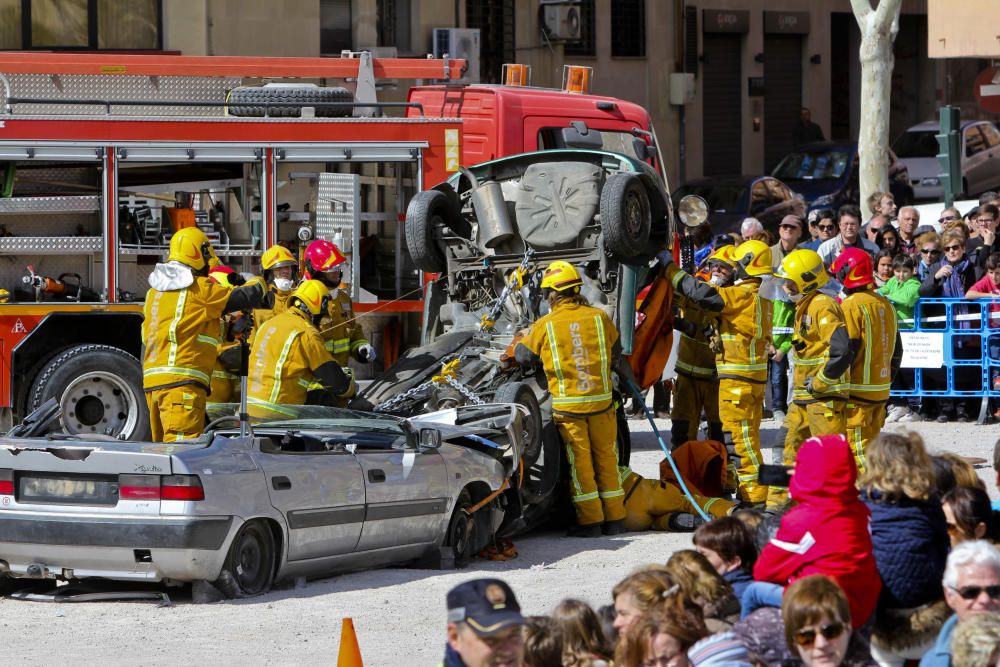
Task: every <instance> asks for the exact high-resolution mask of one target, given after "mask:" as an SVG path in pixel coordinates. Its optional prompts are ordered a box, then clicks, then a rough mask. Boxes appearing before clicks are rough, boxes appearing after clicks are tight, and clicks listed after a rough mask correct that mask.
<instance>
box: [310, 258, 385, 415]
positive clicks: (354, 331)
mask: <svg viewBox="0 0 1000 667" xmlns="http://www.w3.org/2000/svg"><path fill="white" fill-rule="evenodd" d="M305 255H306V267H305V278H306V279H308V280H319V281H321V282H322V283H323V284H324V285H326V286H327V288H328V289H329V290H330V306H329V311H328V313H327V316H326V317H324V318H323V321H322V322H320V325H319V330H320V333H321V334H322V336H323V341H324V344H325V345H326V349H327V351H328V352H330V354H332V355H333V358H334V359H336V360H337V363H338V364H340V366H341V368H342V369H343V370H344V372H345V373H346V374H347V377H348V379H349V380H350V386H349V387H348V389H347V390H346V391H345V392H344V395H343V397H342V398H341V403H342V404H343V405H346V404H347V402H348V401H349V400H350V399H351V398H353V397H354V395H355V394H356V393H357V385H356V384H355V383H354V371H353V370H352V369H351V368H350V366H348V362H349V360H350V357H351V355H353V356H354V358H355V359H357V360H358V361H360V362H361V363H363V364H370V363H371V362H373V361H375V348H373V347H372V345H371V343H369V342H368V339H367V338H365V334H364V332H363V331H362V330H361V325H360V324H359V323H358V321H357V319H356V318H355V317H354V309H353V308H352V306H351V296H350V294H348V293H347V292H346V291H345V290H343V289H341V287H340V285H341V281H342V280H343V273H342V269H341V268H340V267H341V265H342V264H344V262H346V261H347V258H346V257H344V254H343V253H342V252H340V248H338V247H337V246H336V245H334V244H333V243H330V242H329V241H324V240H316V241H313V242H312V243H310V244H309V246H308V247H307V248H306V253H305Z"/></svg>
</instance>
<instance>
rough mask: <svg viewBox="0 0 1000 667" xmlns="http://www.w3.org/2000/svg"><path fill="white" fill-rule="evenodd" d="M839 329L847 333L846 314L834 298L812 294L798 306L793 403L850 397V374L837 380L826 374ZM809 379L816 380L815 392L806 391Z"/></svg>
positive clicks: (817, 293) (843, 374)
mask: <svg viewBox="0 0 1000 667" xmlns="http://www.w3.org/2000/svg"><path fill="white" fill-rule="evenodd" d="M838 329H840V330H841V334H844V333H845V330H844V313H843V312H842V311H841V309H840V306H839V305H838V304H837V302H836V300H835V299H833V297H830V296H827V295H826V294H822V293H820V292H813V293H812V294H807V295H806V296H804V297H802V300H801V301H799V302H798V303H797V304H796V306H795V338H794V340H793V343H792V345H793V346H794V347H795V364H794V367H795V371H794V373H793V377H792V380H793V385H794V387H793V389H792V400H794V401H795V402H797V403H809V402H812V401H816V400H822V399H824V398H844V399H846V398H847V396H848V389H849V382H848V377H849V376H848V374H847V373H842V374H841V375H839V376H838V377H835V378H830V377H827V376H826V375H825V374H824V370H826V369H827V366H828V365H829V364H830V361H831V356H830V355H831V349H832V346H831V342H832V341H833V339H834V336H835V332H836V331H837V330H838ZM837 352H838V353H839V350H838V351H837ZM845 370H846V367H845ZM808 378H813V392H812V393H809V392H808V391H806V388H805V387H806V380H807V379H808Z"/></svg>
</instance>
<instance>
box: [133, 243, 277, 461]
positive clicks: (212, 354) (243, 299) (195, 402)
mask: <svg viewBox="0 0 1000 667" xmlns="http://www.w3.org/2000/svg"><path fill="white" fill-rule="evenodd" d="M218 263H219V260H218V258H217V257H216V256H215V251H214V250H213V249H212V244H211V243H209V240H208V237H207V236H205V233H204V232H202V231H201V230H200V229H198V228H197V227H187V228H184V229H181V230H180V231H178V232H176V233H175V234H174V235H173V236H172V237H171V239H170V253H169V255H168V256H167V261H166V262H165V263H163V264H157V265H156V268H154V269H153V272H152V273H151V274H150V275H149V285H150V290H149V292H147V293H146V303H145V305H144V307H143V313H144V315H145V319H144V320H143V323H142V339H143V345H144V349H143V356H142V384H143V389H144V390H145V393H146V405H147V406H148V408H149V423H150V428H151V430H152V437H153V440H155V441H157V442H172V441H175V440H181V439H184V438H194V437H197V436H198V435H200V434H201V432H202V430H203V429H204V427H205V399H206V396H207V394H208V392H209V388H210V386H211V377H212V368H213V366H214V365H215V359H216V353H217V346H218V344H219V331H220V318H221V317H222V316H223V314H225V313H228V312H232V311H236V310H248V309H250V308H254V307H256V306H258V305H259V304H260V300H261V298H262V297H263V290H262V288H261V287H260V285H258V284H254V285H248V286H246V287H238V288H236V289H232V290H230V289H229V288H226V287H223V286H221V285H218V284H216V283H215V282H214V281H211V280H209V278H208V271H209V269H210V268H212V267H213V266H217V265H218Z"/></svg>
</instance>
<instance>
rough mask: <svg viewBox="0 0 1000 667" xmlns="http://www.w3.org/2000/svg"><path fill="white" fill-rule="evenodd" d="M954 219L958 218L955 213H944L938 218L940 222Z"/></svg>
mask: <svg viewBox="0 0 1000 667" xmlns="http://www.w3.org/2000/svg"><path fill="white" fill-rule="evenodd" d="M952 220H958V216H955V215H944V216H941V217H940V218H938V222H951V221H952Z"/></svg>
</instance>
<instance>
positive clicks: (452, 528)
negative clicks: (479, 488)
mask: <svg viewBox="0 0 1000 667" xmlns="http://www.w3.org/2000/svg"><path fill="white" fill-rule="evenodd" d="M472 504H473V503H472V493H471V492H470V491H469V490H468V489H463V490H462V493H460V494H459V495H458V500H457V501H456V502H455V510H454V511H453V512H452V513H451V521H449V522H448V534H447V535H446V536H445V546H446V547H448V548H450V549H451V555H452V558H453V560H454V563H455V567H457V568H464V567H465V566H467V565H468V564H469V561H470V560H472V555H473V553H474V552H475V548H476V543H477V542H478V531H477V529H476V519H475V517H474V516H473V515H471V514H469V509H470V508H471V507H472Z"/></svg>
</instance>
